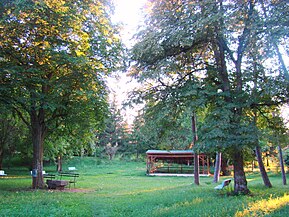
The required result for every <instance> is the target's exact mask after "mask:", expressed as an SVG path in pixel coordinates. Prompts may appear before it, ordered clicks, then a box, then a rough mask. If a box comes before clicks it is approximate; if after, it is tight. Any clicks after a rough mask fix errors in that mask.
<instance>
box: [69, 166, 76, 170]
mask: <svg viewBox="0 0 289 217" xmlns="http://www.w3.org/2000/svg"><path fill="white" fill-rule="evenodd" d="M68 170H76V168H75V167H68Z"/></svg>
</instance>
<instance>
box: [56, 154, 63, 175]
mask: <svg viewBox="0 0 289 217" xmlns="http://www.w3.org/2000/svg"><path fill="white" fill-rule="evenodd" d="M61 171H62V156H61V154H60V155H58V157H57V172H61Z"/></svg>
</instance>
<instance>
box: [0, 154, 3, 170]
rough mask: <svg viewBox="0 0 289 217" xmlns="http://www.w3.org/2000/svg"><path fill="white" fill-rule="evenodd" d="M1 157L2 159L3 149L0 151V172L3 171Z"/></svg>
mask: <svg viewBox="0 0 289 217" xmlns="http://www.w3.org/2000/svg"><path fill="white" fill-rule="evenodd" d="M3 157H4V151H3V149H0V170H2V169H3Z"/></svg>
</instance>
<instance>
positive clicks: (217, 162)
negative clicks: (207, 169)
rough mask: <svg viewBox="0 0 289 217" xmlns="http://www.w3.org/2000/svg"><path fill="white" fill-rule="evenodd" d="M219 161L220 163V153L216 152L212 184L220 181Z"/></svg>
mask: <svg viewBox="0 0 289 217" xmlns="http://www.w3.org/2000/svg"><path fill="white" fill-rule="evenodd" d="M221 161H222V153H221V152H217V154H216V161H215V171H214V180H213V182H214V183H217V182H218V181H219V179H220V171H221Z"/></svg>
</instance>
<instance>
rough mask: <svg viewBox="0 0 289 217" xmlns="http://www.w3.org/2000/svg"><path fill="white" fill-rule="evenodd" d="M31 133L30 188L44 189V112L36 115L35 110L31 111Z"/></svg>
mask: <svg viewBox="0 0 289 217" xmlns="http://www.w3.org/2000/svg"><path fill="white" fill-rule="evenodd" d="M30 119H31V131H32V144H33V163H32V188H33V189H36V188H44V187H45V183H44V180H43V174H42V171H43V143H44V137H45V134H46V127H45V124H44V111H43V110H42V109H40V111H39V112H38V114H37V111H36V110H33V109H32V111H31V114H30Z"/></svg>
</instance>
